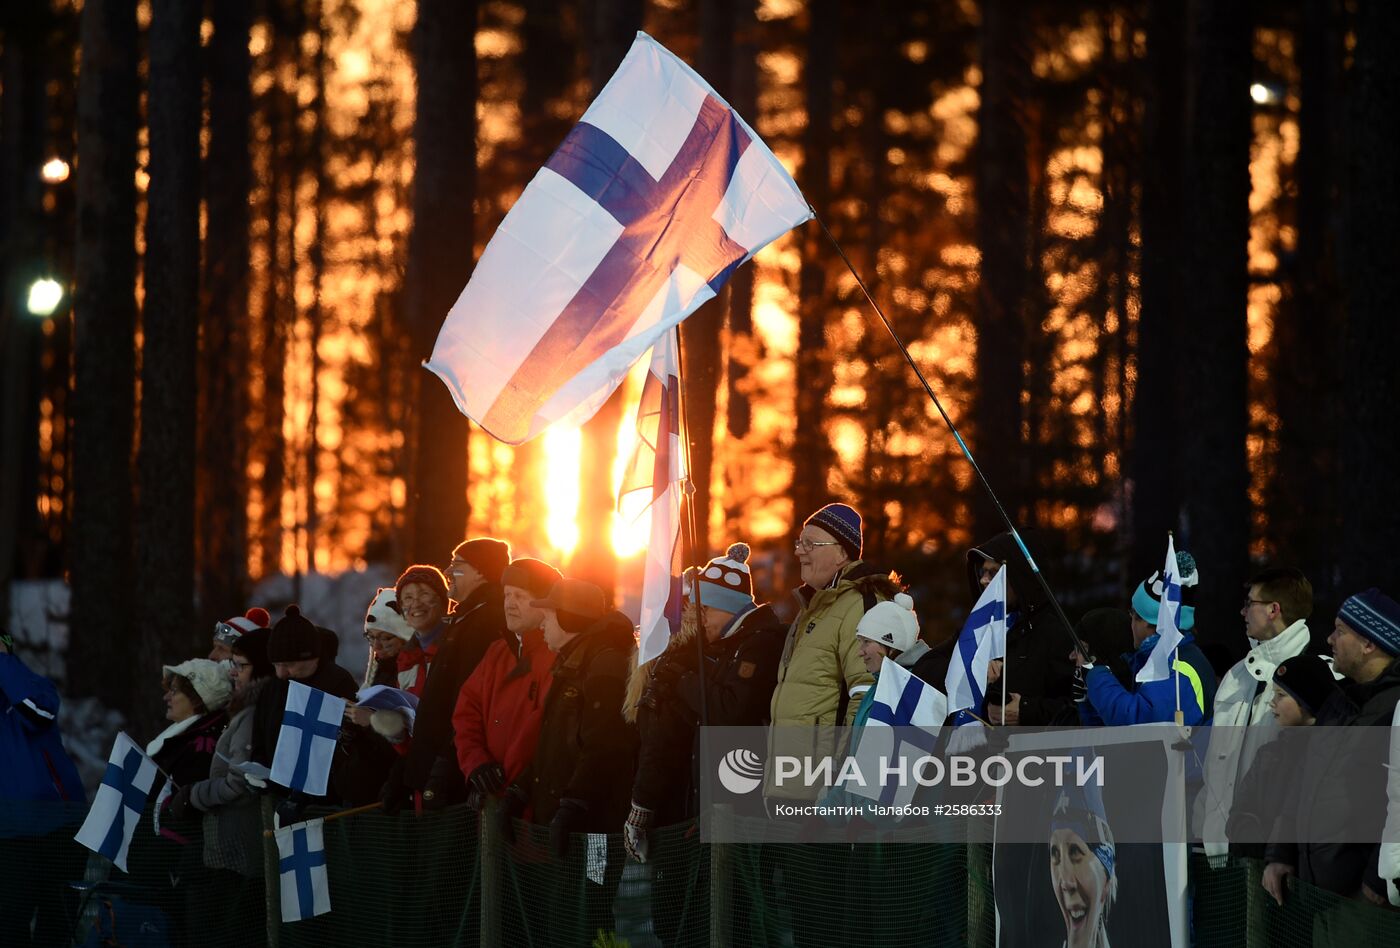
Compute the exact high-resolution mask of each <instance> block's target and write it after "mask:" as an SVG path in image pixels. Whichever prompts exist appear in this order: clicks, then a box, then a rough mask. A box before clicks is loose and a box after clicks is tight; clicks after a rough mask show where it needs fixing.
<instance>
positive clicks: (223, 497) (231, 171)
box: [196, 0, 252, 628]
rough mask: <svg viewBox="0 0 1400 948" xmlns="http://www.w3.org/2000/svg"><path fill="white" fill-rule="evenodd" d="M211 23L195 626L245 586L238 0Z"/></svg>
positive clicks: (241, 11)
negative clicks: (212, 33)
mask: <svg viewBox="0 0 1400 948" xmlns="http://www.w3.org/2000/svg"><path fill="white" fill-rule="evenodd" d="M212 17H213V25H214V35H213V37H212V39H211V40H210V43H209V154H208V158H207V159H206V163H205V199H206V201H207V208H208V212H207V213H208V230H207V235H208V236H207V237H206V239H205V256H204V280H203V284H204V285H203V290H204V306H203V312H204V322H203V325H202V327H201V333H200V336H201V343H200V348H201V361H200V373H199V384H200V391H201V397H200V406H201V412H200V422H199V431H198V443H199V459H198V464H199V476H198V480H197V485H198V489H199V503H198V506H197V508H196V512H197V517H198V528H199V533H198V536H199V551H200V552H199V556H198V569H199V587H198V588H199V623H198V627H199V628H209V627H210V625H211V624H212V623H213V622H214V621H216V620H218V619H222V618H227V617H228V616H230V615H233V614H235V613H237V612H241V611H242V610H243V606H244V599H245V597H246V595H247V585H248V507H247V503H248V498H247V490H248V478H247V470H248V428H249V418H248V409H249V399H248V375H249V371H248V369H249V366H248V360H249V345H248V332H247V325H246V323H247V318H248V316H247V313H248V256H249V212H248V193H249V190H250V188H251V187H252V164H251V157H250V149H251V147H252V142H251V137H250V134H251V133H250V128H249V123H250V121H251V117H252V86H251V70H252V60H251V57H250V56H249V53H248V39H249V33H250V31H251V29H252V11H251V9H250V5H249V4H248V3H246V2H244V0H215V2H214V5H213V10H212Z"/></svg>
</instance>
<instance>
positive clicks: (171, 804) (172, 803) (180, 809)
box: [165, 787, 194, 822]
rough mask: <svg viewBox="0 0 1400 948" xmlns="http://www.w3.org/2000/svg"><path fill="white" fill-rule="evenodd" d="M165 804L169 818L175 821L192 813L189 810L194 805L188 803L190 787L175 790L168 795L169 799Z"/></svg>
mask: <svg viewBox="0 0 1400 948" xmlns="http://www.w3.org/2000/svg"><path fill="white" fill-rule="evenodd" d="M165 805H166V807H167V808H168V809H169V811H170V818H171V819H172V820H175V821H177V822H178V821H180V820H183V819H184V818H185V817H186V816H190V815H192V814H191V812H190V811H191V810H193V809H194V807H192V806H191V805H190V788H189V787H181V788H179V789H178V790H176V791H175V792H174V793H172V794H171V795H170V799H169V800H166V801H165Z"/></svg>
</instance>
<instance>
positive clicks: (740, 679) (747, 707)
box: [676, 628, 784, 727]
mask: <svg viewBox="0 0 1400 948" xmlns="http://www.w3.org/2000/svg"><path fill="white" fill-rule="evenodd" d="M783 645H784V641H783V630H782V629H781V628H773V629H767V628H765V629H760V630H758V631H757V632H755V633H754V634H753V635H751V636H749V638H748V639H746V640H745V641H744V643H743V644H742V645H740V646H739V648H738V649H737V650H736V651H735V653H734V655H733V656H731V657H729V658H728V660H727V661H725V662H723V663H720V664H718V665H717V666H715V665H711V664H710V663H708V662H707V663H706V669H705V700H706V707H705V711H706V714H707V715H708V717H709V723H710V725H711V726H712V727H744V726H758V725H761V724H763V723H765V722H766V721H767V720H768V715H769V708H770V706H771V704H772V700H773V689H774V688H775V687H777V683H778V663H779V661H781V659H782V654H783ZM700 681H701V679H700V676H699V675H698V674H697V673H695V672H691V673H689V674H687V675H685V676H684V677H682V678H681V679H680V681H678V682H677V684H676V693H677V694H678V695H679V696H680V697H681V699H682V700H683V701H685V703H686V705H687V707H688V708H689V709H690V711H691V713H693V714H694V715H695V716H696V718H697V719H698V718H699V716H700Z"/></svg>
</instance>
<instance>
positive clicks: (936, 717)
mask: <svg viewBox="0 0 1400 948" xmlns="http://www.w3.org/2000/svg"><path fill="white" fill-rule="evenodd" d="M947 716H948V699H947V698H946V697H945V696H944V694H943V692H941V691H939V690H938V689H937V688H935V687H933V685H930V684H929V683H928V682H926V681H924V680H923V679H921V678H918V677H916V676H915V675H914V674H913V673H912V672H910V671H909V670H908V669H906V668H903V667H902V666H900V665H898V664H896V663H895V662H892V661H890V660H889V659H888V658H886V659H884V661H882V662H881V663H880V677H879V679H878V680H877V681H876V682H875V697H874V699H872V701H871V704H870V716H869V717H868V718H866V721H865V726H864V727H863V728H861V729H860V739H859V743H858V744H857V745H856V752H855V759H856V763H857V765H859V767H860V772H861V774H863V775H865V777H866V785H865V786H860V785H858V784H851V785H848V786H847V789H849V790H850V791H851V792H852V793H858V794H860V795H861V796H864V797H870V798H871V799H876V800H879V801H880V802H881V803H884V804H893V805H896V806H905V805H907V804H908V803H910V802H911V801H912V800H913V799H914V791H915V790H916V789H917V783H916V781H915V780H914V778H913V773H914V763H915V761H917V760H918V759H919V758H920V757H923V756H926V755H929V754H932V753H933V751H934V745H935V743H936V741H937V739H938V729H939V728H940V727H941V726H942V724H943V719H944V718H945V717H947ZM901 758H902V759H903V761H904V766H903V767H902V768H901V769H902V771H903V772H904V773H905V774H907V775H908V776H907V778H906V779H897V778H895V777H891V776H886V774H887V773H888V771H887V770H886V766H889V767H897V766H898V764H897V763H896V761H898V760H900V759H901ZM886 762H888V764H886ZM875 775H880V776H881V777H882V778H883V779H880V780H875V779H873V777H874V776H875Z"/></svg>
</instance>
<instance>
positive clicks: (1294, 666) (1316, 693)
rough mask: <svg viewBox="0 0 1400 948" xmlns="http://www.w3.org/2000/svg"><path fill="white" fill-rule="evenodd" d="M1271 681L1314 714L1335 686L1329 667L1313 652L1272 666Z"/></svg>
mask: <svg viewBox="0 0 1400 948" xmlns="http://www.w3.org/2000/svg"><path fill="white" fill-rule="evenodd" d="M1274 684H1276V685H1278V686H1279V687H1280V688H1282V689H1283V690H1284V691H1286V692H1288V694H1289V695H1291V696H1292V697H1293V700H1295V701H1297V702H1298V704H1299V705H1301V706H1302V708H1303V710H1304V711H1306V712H1307V713H1308V714H1310V715H1312V716H1313V717H1317V712H1318V711H1319V710H1321V708H1322V706H1323V704H1325V703H1326V702H1327V698H1328V696H1329V695H1331V694H1332V693H1333V692H1334V691H1337V690H1339V689H1338V688H1337V679H1336V677H1335V676H1334V675H1333V674H1332V666H1330V665H1328V664H1327V662H1326V661H1324V660H1323V659H1322V658H1319V657H1318V656H1316V655H1294V656H1293V657H1292V658H1290V659H1288V660H1287V661H1284V662H1282V663H1281V664H1280V665H1279V666H1278V668H1275V669H1274Z"/></svg>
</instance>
